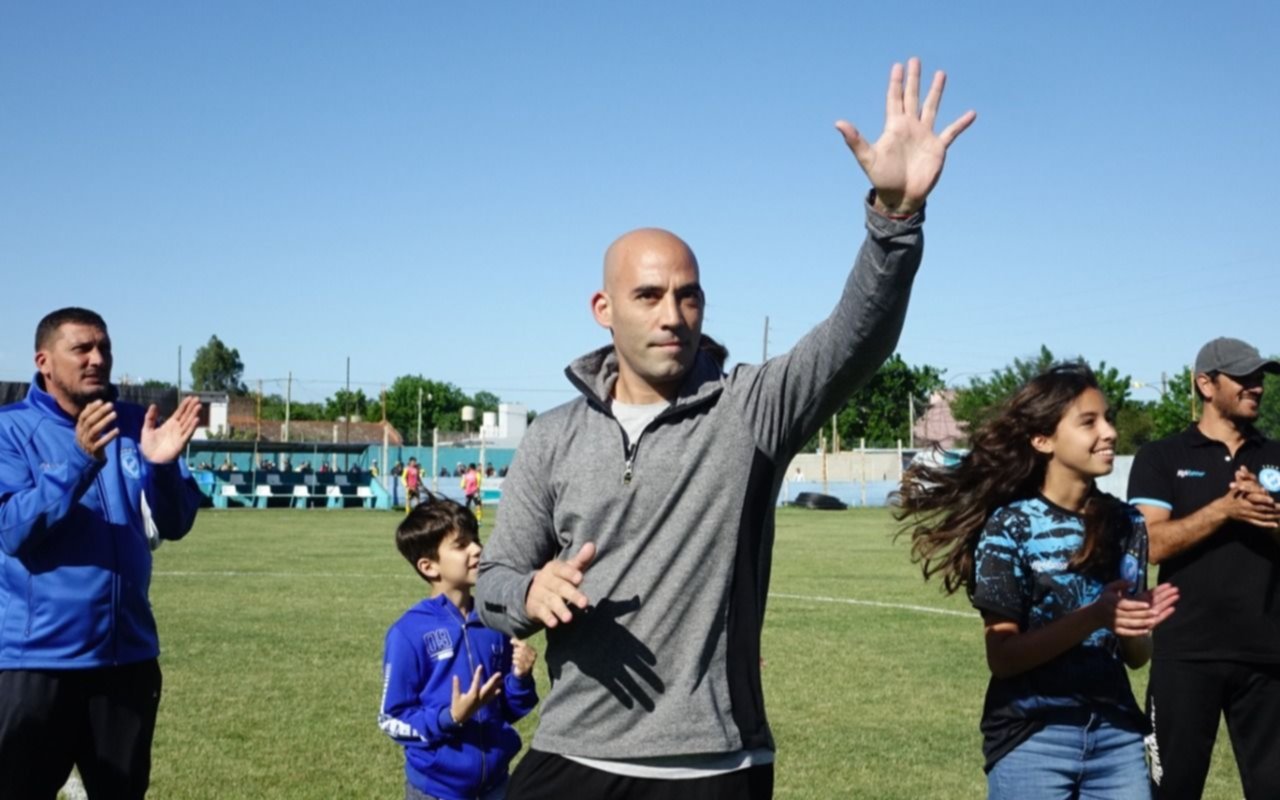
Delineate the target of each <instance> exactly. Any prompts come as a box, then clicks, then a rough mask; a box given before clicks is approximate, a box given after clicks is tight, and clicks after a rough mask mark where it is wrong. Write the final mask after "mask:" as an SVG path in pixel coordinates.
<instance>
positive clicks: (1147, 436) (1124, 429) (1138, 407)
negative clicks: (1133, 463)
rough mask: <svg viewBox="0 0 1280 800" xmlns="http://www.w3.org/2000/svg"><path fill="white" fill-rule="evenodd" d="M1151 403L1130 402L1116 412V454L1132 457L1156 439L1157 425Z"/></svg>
mask: <svg viewBox="0 0 1280 800" xmlns="http://www.w3.org/2000/svg"><path fill="white" fill-rule="evenodd" d="M1152 405H1153V404H1151V403H1134V402H1130V403H1129V404H1128V405H1127V406H1125V407H1124V408H1122V409H1120V410H1119V411H1117V412H1116V420H1115V426H1116V452H1117V453H1119V454H1120V455H1122V456H1130V455H1133V454H1134V453H1136V452H1138V448H1140V447H1142V446H1143V445H1144V444H1146V443H1147V442H1150V441H1154V440H1155V439H1156V438H1157V437H1156V424H1155V420H1154V419H1153V418H1152V416H1151V409H1152Z"/></svg>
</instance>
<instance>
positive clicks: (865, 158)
mask: <svg viewBox="0 0 1280 800" xmlns="http://www.w3.org/2000/svg"><path fill="white" fill-rule="evenodd" d="M946 82H947V76H946V74H945V73H943V72H942V71H941V70H939V71H938V72H935V73H934V75H933V84H932V85H931V86H930V87H929V95H928V97H926V98H925V101H924V105H923V106H921V105H920V59H918V58H912V59H910V60H909V61H908V62H907V69H906V85H905V87H904V85H903V69H902V65H901V64H894V65H893V70H892V71H891V72H890V73H889V91H888V96H887V97H886V101H885V114H884V132H883V133H881V134H880V138H879V139H878V140H877V141H876V142H875V144H871V143H870V142H868V141H867V140H866V139H864V138H863V137H862V134H860V133H859V132H858V129H857V128H855V127H854V126H853V124H852V123H849V122H846V121H844V120H841V121H839V122H837V123H836V128H837V129H838V130H839V131H840V133H841V134H842V135H843V136H844V141H845V144H847V145H848V146H849V149H850V150H852V151H853V155H854V157H855V158H857V159H858V164H859V165H860V166H861V167H862V171H863V172H865V173H867V177H868V178H870V179H871V185H872V186H873V187H875V193H876V210H877V211H880V212H881V213H884V214H892V215H895V216H898V215H909V214H914V213H915V212H916V211H918V210H920V208H921V207H922V206H923V205H924V201H925V198H927V197H928V196H929V192H930V191H932V190H933V187H934V185H935V184H937V182H938V177H939V176H941V175H942V165H943V162H944V161H945V160H946V157H947V148H948V147H950V146H951V143H952V142H954V141H955V139H956V137H957V136H959V135H960V134H961V133H963V132H964V130H965V129H966V128H968V127H969V126H970V125H972V124H973V121H974V120H975V119H977V118H978V115H977V113H975V112H973V111H966V112H965V113H964V114H962V115H961V116H960V118H959V119H957V120H956V121H955V122H952V123H951V124H950V125H948V126H947V127H946V128H944V129H943V130H942V133H939V134H935V133H934V132H933V125H934V122H935V120H936V118H937V116H938V107H939V106H940V105H941V103H942V91H943V88H944V87H945V86H946Z"/></svg>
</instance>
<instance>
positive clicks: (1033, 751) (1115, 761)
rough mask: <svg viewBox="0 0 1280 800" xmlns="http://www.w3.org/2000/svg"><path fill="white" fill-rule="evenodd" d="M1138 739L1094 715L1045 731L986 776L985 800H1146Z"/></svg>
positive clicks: (1148, 786)
mask: <svg viewBox="0 0 1280 800" xmlns="http://www.w3.org/2000/svg"><path fill="white" fill-rule="evenodd" d="M1143 755H1144V753H1143V744H1142V734H1140V733H1136V732H1134V731H1127V730H1123V729H1121V728H1117V727H1115V726H1114V725H1112V724H1111V723H1109V722H1107V721H1106V720H1104V719H1102V718H1101V717H1099V716H1098V715H1096V714H1094V715H1092V716H1091V717H1090V719H1089V721H1088V722H1087V723H1085V724H1083V725H1057V724H1055V725H1046V726H1045V727H1044V728H1043V729H1042V730H1040V731H1038V732H1037V733H1034V734H1032V736H1031V738H1029V739H1027V740H1026V741H1025V742H1023V743H1022V744H1020V745H1018V746H1017V747H1015V748H1014V749H1013V750H1012V751H1011V752H1010V753H1009V754H1008V755H1006V756H1005V757H1004V758H1002V759H1000V760H999V761H997V762H996V764H995V766H994V767H992V768H991V771H990V772H989V773H987V797H988V799H989V800H1059V798H1061V800H1077V798H1078V800H1091V799H1092V800H1150V799H1151V784H1150V780H1151V779H1150V777H1149V776H1148V774H1147V762H1146V760H1145V759H1144V758H1143Z"/></svg>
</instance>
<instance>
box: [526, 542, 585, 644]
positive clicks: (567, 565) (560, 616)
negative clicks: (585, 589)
mask: <svg viewBox="0 0 1280 800" xmlns="http://www.w3.org/2000/svg"><path fill="white" fill-rule="evenodd" d="M595 557H596V546H595V543H594V542H587V543H586V544H584V545H583V546H582V549H581V550H579V551H578V554H577V555H576V556H574V557H573V558H571V559H569V560H568V561H549V562H547V564H546V565H544V566H543V567H542V569H540V570H538V571H537V572H536V573H534V575H533V582H532V583H530V584H529V592H528V593H527V594H526V595H525V598H524V613H525V614H526V615H527V616H528V617H529V619H536V620H539V621H540V622H542V624H543V625H545V626H547V627H548V628H554V627H555V626H556V625H559V624H560V623H561V622H571V621H573V612H572V611H571V610H570V609H569V606H570V605H573V606H576V607H577V608H580V609H583V608H586V607H587V605H588V604H589V603H590V601H589V600H588V599H587V596H586V595H585V594H583V593H582V592H580V591H578V587H579V586H581V585H582V578H583V572H584V571H585V570H586V569H587V567H588V566H589V565H590V564H591V560H592V559H593V558H595Z"/></svg>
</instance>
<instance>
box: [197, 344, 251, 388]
mask: <svg viewBox="0 0 1280 800" xmlns="http://www.w3.org/2000/svg"><path fill="white" fill-rule="evenodd" d="M243 375H244V363H243V362H241V361H240V351H239V350H236V349H235V348H234V347H227V346H226V345H225V344H223V342H222V340H221V339H219V338H218V337H217V336H210V337H209V343H208V344H206V345H204V346H203V347H201V348H199V349H197V350H196V357H195V359H193V360H192V362H191V389H192V391H196V392H227V393H228V394H245V393H246V389H245V385H244V383H242V382H241V380H240V378H241V376H243Z"/></svg>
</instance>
